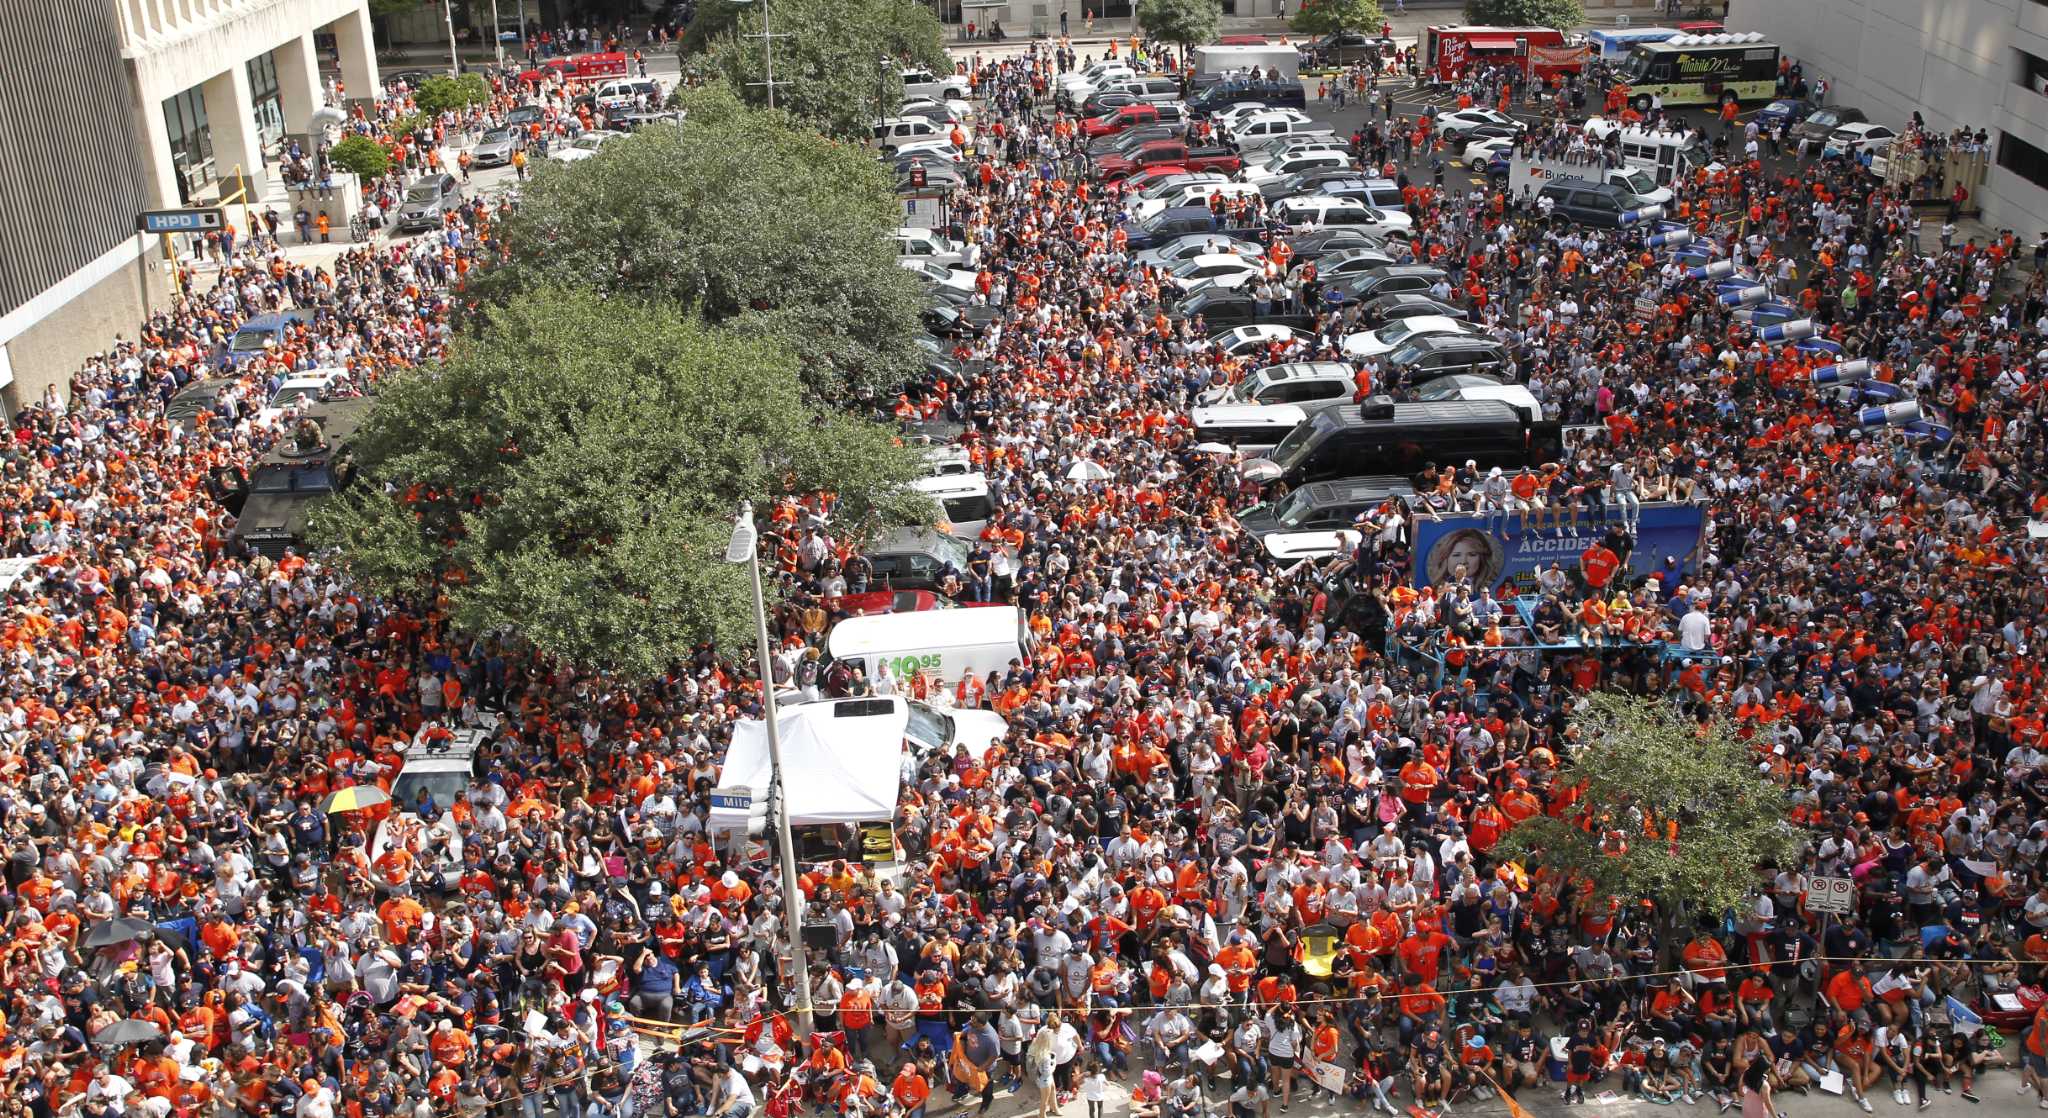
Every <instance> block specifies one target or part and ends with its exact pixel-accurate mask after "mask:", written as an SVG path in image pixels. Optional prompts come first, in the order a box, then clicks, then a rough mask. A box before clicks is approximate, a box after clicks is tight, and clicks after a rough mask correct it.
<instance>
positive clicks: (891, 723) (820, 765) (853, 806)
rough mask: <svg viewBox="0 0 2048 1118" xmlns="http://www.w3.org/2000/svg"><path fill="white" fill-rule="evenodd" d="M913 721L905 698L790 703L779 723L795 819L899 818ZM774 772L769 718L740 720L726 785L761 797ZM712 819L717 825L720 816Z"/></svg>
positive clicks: (723, 779)
mask: <svg viewBox="0 0 2048 1118" xmlns="http://www.w3.org/2000/svg"><path fill="white" fill-rule="evenodd" d="M905 721H906V717H905V715H904V713H903V711H902V709H901V704H900V703H891V702H889V701H888V700H887V699H881V700H874V699H869V700H850V699H840V700H837V701H832V702H822V703H804V704H801V705H798V706H790V707H784V708H782V709H781V710H780V711H779V712H778V716H777V718H776V729H777V730H778V731H779V732H780V734H781V737H782V780H783V790H784V793H785V794H786V795H787V796H788V797H789V822H790V824H791V825H792V826H799V827H800V826H803V825H805V824H811V823H867V822H873V821H888V820H893V819H894V818H895V817H896V790H897V785H898V782H899V778H900V776H901V774H902V772H903V728H904V723H905ZM769 772H770V765H769V758H768V726H767V724H766V723H765V722H762V721H759V720H758V719H742V720H741V721H738V722H735V723H733V727H732V744H731V745H730V746H728V747H726V751H725V768H724V769H723V770H722V771H721V772H720V774H719V781H718V783H719V786H720V787H722V788H735V787H742V786H744V787H748V788H752V789H754V792H755V798H756V800H757V801H758V800H762V799H765V798H766V797H767V794H768V786H769ZM712 814H713V815H714V816H716V815H717V814H718V812H717V811H716V810H714V811H713V813H712ZM711 822H712V824H713V825H714V826H716V825H718V823H719V820H718V819H716V818H714V819H713V820H712V821H711ZM734 822H737V820H734Z"/></svg>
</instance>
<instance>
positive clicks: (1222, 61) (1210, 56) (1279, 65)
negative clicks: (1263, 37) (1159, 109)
mask: <svg viewBox="0 0 2048 1118" xmlns="http://www.w3.org/2000/svg"><path fill="white" fill-rule="evenodd" d="M1254 66H1257V67H1258V68H1259V73H1261V74H1265V73H1268V72H1269V71H1273V70H1278V71H1280V77H1281V78H1282V79H1283V80H1286V81H1296V80H1298V79H1299V78H1300V77H1301V52H1299V51H1297V50H1295V49H1294V48H1293V47H1291V46H1274V45H1272V44H1264V45H1243V46H1226V45H1223V44H1220V43H1218V44H1214V45H1211V46H1206V47H1196V48H1195V72H1196V73H1198V74H1241V73H1243V72H1245V71H1246V70H1249V69H1251V68H1252V67H1254Z"/></svg>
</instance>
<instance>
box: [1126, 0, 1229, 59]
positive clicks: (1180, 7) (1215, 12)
mask: <svg viewBox="0 0 2048 1118" xmlns="http://www.w3.org/2000/svg"><path fill="white" fill-rule="evenodd" d="M1222 23H1223V2H1222V0H1138V26H1140V27H1143V28H1144V29H1145V33H1146V34H1147V35H1150V36H1152V37H1153V38H1155V39H1157V40H1159V41H1160V42H1162V43H1173V44H1175V45H1177V46H1179V47H1180V54H1181V58H1182V60H1183V61H1185V60H1186V59H1187V56H1188V52H1189V51H1190V50H1191V49H1192V48H1194V47H1196V46H1199V45H1201V44H1203V43H1206V42H1209V41H1210V40H1212V39H1214V38H1215V37H1216V29H1217V28H1218V27H1220V26H1222Z"/></svg>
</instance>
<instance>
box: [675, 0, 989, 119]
mask: <svg viewBox="0 0 2048 1118" xmlns="http://www.w3.org/2000/svg"><path fill="white" fill-rule="evenodd" d="M769 3H770V10H769V21H770V26H771V28H772V30H773V31H774V33H775V39H774V44H775V83H776V84H775V104H776V107H777V108H779V109H782V110H784V111H786V112H788V113H789V114H790V115H791V116H793V117H795V118H797V119H798V120H800V121H802V122H804V123H806V124H808V125H810V126H811V127H813V128H815V129H817V130H818V131H820V132H823V133H825V134H826V135H828V136H833V137H836V138H838V139H842V140H865V139H866V138H867V137H868V135H869V128H870V126H871V125H872V124H873V122H874V121H875V120H876V118H878V117H882V116H888V115H889V114H891V113H893V112H895V111H896V109H897V107H898V106H900V105H901V104H902V103H903V83H902V82H901V81H900V80H899V79H898V76H897V70H898V69H899V68H900V67H903V66H920V67H923V68H925V69H929V70H932V71H935V72H937V73H946V74H949V73H952V72H953V64H952V62H951V60H949V59H948V58H947V57H946V50H945V46H944V32H943V29H942V28H941V27H940V26H939V21H938V18H937V17H936V16H934V15H933V14H932V10H931V7H930V6H929V5H927V4H924V3H922V2H920V0H769ZM760 8H761V5H760V3H758V2H756V3H749V4H735V3H733V2H732V0H705V2H704V3H702V4H700V5H699V7H698V10H697V16H696V18H695V19H693V20H692V21H691V22H690V27H689V30H688V31H687V32H685V34H684V36H683V42H682V46H681V47H680V49H681V51H682V52H683V54H684V56H685V57H684V66H685V67H686V68H687V67H690V66H691V65H693V64H694V63H697V62H698V61H699V60H698V59H694V58H692V57H691V56H692V55H696V54H698V53H699V52H701V53H702V59H701V68H702V69H703V70H705V71H707V72H709V73H711V74H715V75H717V76H719V77H722V78H724V79H725V80H726V82H727V83H729V84H730V85H731V86H732V88H733V89H735V90H737V91H739V93H740V94H741V96H743V97H744V98H745V99H746V102H747V103H748V104H750V105H765V104H766V103H767V97H768V89H767V86H766V85H764V84H762V83H764V82H766V81H767V78H768V75H767V55H766V52H765V51H764V50H763V49H762V40H761V39H759V38H758V37H749V36H758V35H759V33H760V30H761V13H760ZM885 59H886V60H887V61H886V62H884V60H885Z"/></svg>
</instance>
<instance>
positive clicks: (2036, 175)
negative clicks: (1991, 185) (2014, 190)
mask: <svg viewBox="0 0 2048 1118" xmlns="http://www.w3.org/2000/svg"><path fill="white" fill-rule="evenodd" d="M1998 165H1999V166H2001V167H2003V168H2005V169H2006V170H2008V171H2011V172H2012V173H2013V174H2015V175H2018V176H2019V177H2021V178H2023V179H2025V180H2027V181H2028V182H2030V183H2033V184H2034V185H2035V186H2038V187H2040V188H2041V189H2043V190H2048V151H2042V150H2041V149H2040V148H2037V147H2035V146H2034V145H2032V144H2030V143H2028V142H2026V141H2025V140H2022V139H2020V138H2019V137H2018V136H2015V135H2012V134H2011V133H2009V132H2000V133H1999V134H1998Z"/></svg>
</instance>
